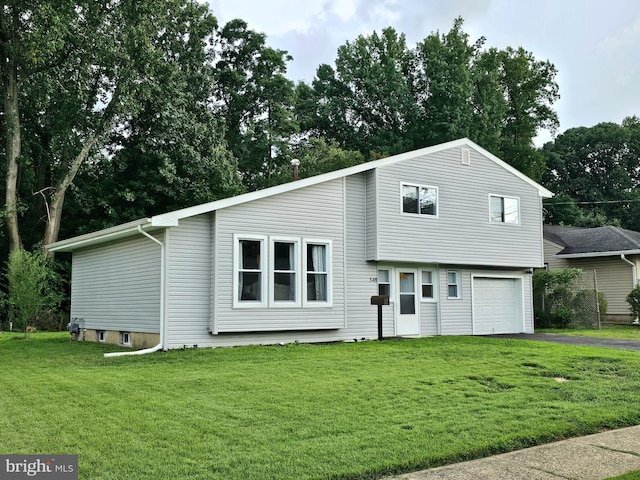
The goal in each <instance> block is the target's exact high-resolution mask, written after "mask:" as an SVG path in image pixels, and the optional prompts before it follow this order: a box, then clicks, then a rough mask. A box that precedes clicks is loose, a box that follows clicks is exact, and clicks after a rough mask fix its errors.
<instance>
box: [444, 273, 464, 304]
mask: <svg viewBox="0 0 640 480" xmlns="http://www.w3.org/2000/svg"><path fill="white" fill-rule="evenodd" d="M447 298H462V291H461V289H460V272H457V271H453V270H449V271H448V272H447Z"/></svg>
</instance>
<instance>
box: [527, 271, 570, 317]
mask: <svg viewBox="0 0 640 480" xmlns="http://www.w3.org/2000/svg"><path fill="white" fill-rule="evenodd" d="M581 274H582V270H581V269H579V268H561V269H555V270H536V271H535V272H534V273H533V278H532V282H533V290H534V296H535V299H536V301H535V303H536V307H535V317H536V318H535V321H536V325H535V326H536V327H538V328H540V327H542V328H546V327H554V328H568V327H570V326H571V325H572V324H573V323H574V320H575V319H576V314H577V312H576V311H575V310H574V309H573V308H572V307H573V306H574V305H575V297H576V294H575V293H574V289H573V287H574V283H575V281H576V279H577V278H578V277H579V276H580V275H581Z"/></svg>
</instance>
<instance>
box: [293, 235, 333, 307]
mask: <svg viewBox="0 0 640 480" xmlns="http://www.w3.org/2000/svg"><path fill="white" fill-rule="evenodd" d="M309 244H312V245H326V246H327V250H326V251H327V301H326V302H320V301H316V300H309V299H308V298H307V273H309V272H308V271H307V245H309ZM301 256H302V275H301V277H302V306H303V307H305V308H327V307H333V268H332V266H333V244H332V242H331V240H326V239H319V238H304V239H303V240H302V252H301Z"/></svg>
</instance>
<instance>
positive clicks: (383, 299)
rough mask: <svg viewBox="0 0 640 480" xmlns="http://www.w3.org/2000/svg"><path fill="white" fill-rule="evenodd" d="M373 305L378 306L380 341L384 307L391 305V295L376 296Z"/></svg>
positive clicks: (372, 298) (372, 300)
mask: <svg viewBox="0 0 640 480" xmlns="http://www.w3.org/2000/svg"><path fill="white" fill-rule="evenodd" d="M371 305H377V306H378V340H382V306H383V305H389V295H374V296H372V297H371Z"/></svg>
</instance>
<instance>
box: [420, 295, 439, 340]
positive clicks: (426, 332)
mask: <svg viewBox="0 0 640 480" xmlns="http://www.w3.org/2000/svg"><path fill="white" fill-rule="evenodd" d="M431 335H438V304H437V303H436V302H420V336H421V337H428V336H431Z"/></svg>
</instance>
